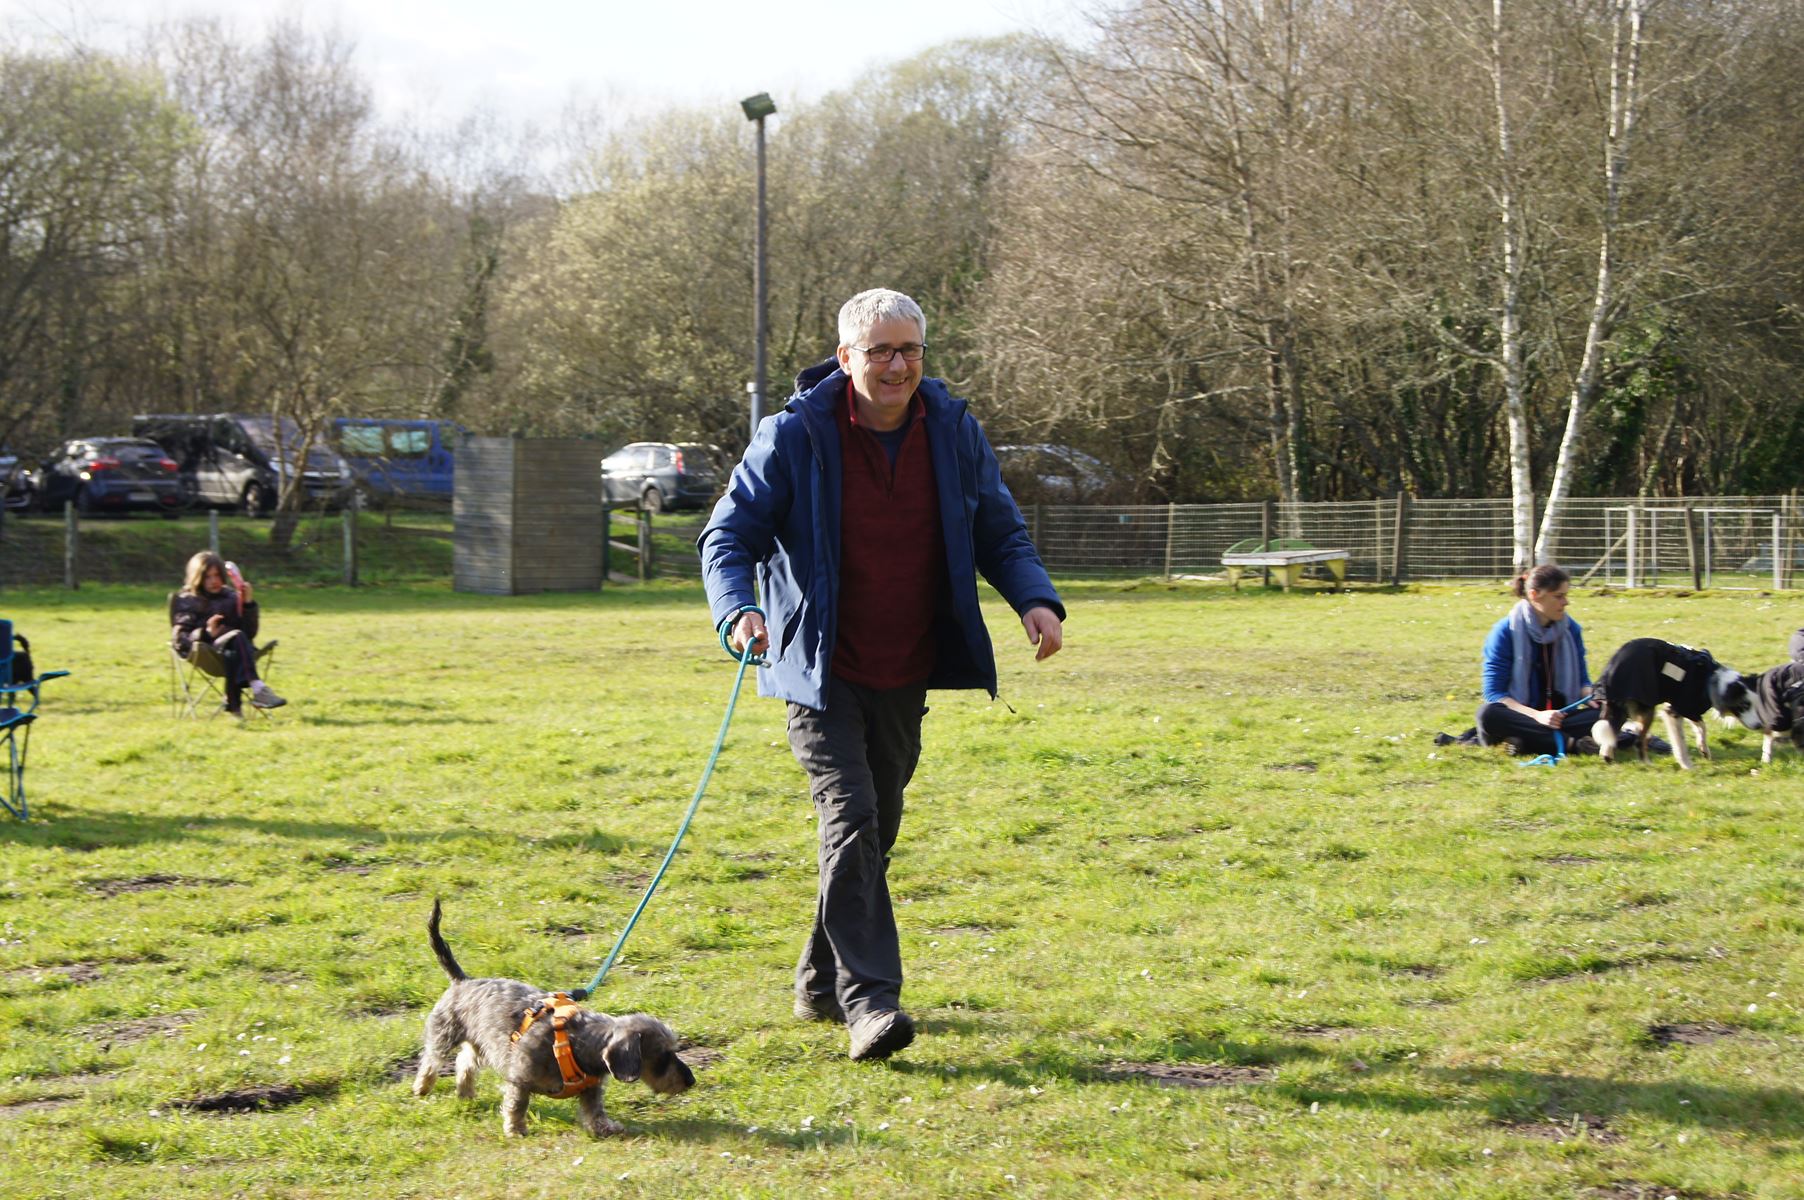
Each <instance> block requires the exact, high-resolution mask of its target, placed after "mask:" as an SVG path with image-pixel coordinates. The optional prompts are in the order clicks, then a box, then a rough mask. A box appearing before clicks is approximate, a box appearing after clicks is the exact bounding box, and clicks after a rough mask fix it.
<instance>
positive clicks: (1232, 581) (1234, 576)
mask: <svg viewBox="0 0 1804 1200" xmlns="http://www.w3.org/2000/svg"><path fill="white" fill-rule="evenodd" d="M1228 586H1229V587H1230V588H1232V589H1233V590H1235V591H1237V592H1238V591H1239V590H1240V568H1239V567H1229V568H1228Z"/></svg>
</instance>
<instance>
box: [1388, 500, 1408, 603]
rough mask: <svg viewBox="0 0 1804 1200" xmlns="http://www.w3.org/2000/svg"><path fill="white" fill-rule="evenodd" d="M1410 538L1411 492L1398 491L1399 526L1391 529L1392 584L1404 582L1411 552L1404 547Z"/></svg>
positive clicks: (1399, 584) (1397, 585) (1394, 585)
mask: <svg viewBox="0 0 1804 1200" xmlns="http://www.w3.org/2000/svg"><path fill="white" fill-rule="evenodd" d="M1408 540H1409V493H1408V492H1398V493H1397V527H1396V529H1394V530H1392V531H1391V586H1392V587H1399V586H1401V585H1402V583H1403V575H1404V572H1405V571H1406V570H1407V569H1408V563H1409V552H1408V551H1407V550H1406V549H1405V548H1404V546H1405V543H1407V542H1408Z"/></svg>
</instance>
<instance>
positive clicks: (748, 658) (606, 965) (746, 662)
mask: <svg viewBox="0 0 1804 1200" xmlns="http://www.w3.org/2000/svg"><path fill="white" fill-rule="evenodd" d="M749 612H755V613H757V614H758V615H759V616H761V617H762V616H763V615H764V610H763V609H761V608H759V607H758V606H757V605H755V604H747V605H745V606H743V607H742V608H740V610H739V611H738V612H736V613H734V614H733V615H732V616H730V617H728V618H727V619H726V620H725V621H723V622H721V629H720V647H721V649H723V650H725V651H726V652H727V654H728V656H729V657H731V658H732V659H734V660H735V661H736V662H738V664H739V673H738V674H737V675H735V676H734V677H733V693H732V695H730V696H728V697H727V714H726V716H724V717H722V718H721V720H720V733H719V734H717V735H716V736H715V738H714V752H713V753H712V754H710V755H708V765H707V767H706V768H704V769H703V771H702V781H701V782H700V783H698V784H696V786H695V796H694V798H693V799H691V800H690V801H689V811H688V812H686V813H684V814H683V823H682V825H680V826H678V828H677V832H676V838H675V839H674V840H673V841H672V842H671V843H670V850H669V852H668V853H666V854H665V855H664V861H663V862H662V863H660V864H659V865H658V873H657V874H656V875H653V876H652V877H651V882H650V883H648V884H646V885H645V894H644V895H643V896H641V897H639V905H638V907H637V908H635V909H633V915H632V916H630V917H628V918H627V922H626V928H625V929H622V930H621V931H620V938H619V940H618V941H616V942H615V943H614V948H613V949H612V950H610V951H609V952H608V957H607V961H605V962H603V963H602V964H601V970H599V971H597V972H595V978H593V979H591V980H589V985H588V986H587V987H580V988H576V989H575V990H573V991H571V992H570V993H569V995H570V998H571V999H572V1000H579V1001H580V1000H586V999H588V998H589V997H590V996H591V995H593V994H594V993H595V989H596V988H598V987H600V986H601V981H602V980H603V979H606V978H607V976H608V971H609V969H611V968H612V967H613V965H614V960H615V959H617V958H619V957H620V951H621V950H622V949H623V948H624V947H625V946H626V939H627V937H628V936H630V935H631V934H632V932H633V926H635V925H637V924H638V923H639V914H640V913H642V912H644V911H645V906H646V905H647V904H650V903H651V896H652V893H653V892H655V891H657V890H658V884H659V882H660V881H661V880H662V879H663V878H664V872H665V871H667V870H669V869H670V860H671V859H673V858H675V857H676V852H677V847H678V846H681V845H682V844H683V835H684V834H686V833H688V832H689V822H691V821H693V820H695V810H696V809H698V808H700V807H701V803H702V795H703V794H704V793H706V792H707V790H708V780H709V779H711V778H712V777H713V775H714V764H715V763H717V762H719V761H720V748H721V747H722V746H723V745H725V744H726V740H727V727H728V726H730V725H732V723H733V709H734V708H736V707H737V706H738V704H739V685H740V684H742V683H744V682H745V669H746V668H747V667H749V666H754V665H756V666H760V667H761V666H763V665H764V657H763V656H762V655H758V654H753V653H752V646H751V643H750V642H747V643H746V647H745V650H744V651H743V652H742V653H739V654H734V653H733V648H732V647H731V646H729V645H727V632H728V630H729V629H730V627H731V626H732V625H733V624H734V623H736V622H737V621H738V619H739V618H740V617H742V616H744V615H745V614H746V613H749Z"/></svg>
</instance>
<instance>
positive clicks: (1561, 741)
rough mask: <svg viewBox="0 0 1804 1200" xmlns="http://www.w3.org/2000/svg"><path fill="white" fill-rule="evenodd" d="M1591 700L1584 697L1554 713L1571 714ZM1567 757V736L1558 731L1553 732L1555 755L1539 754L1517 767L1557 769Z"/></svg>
mask: <svg viewBox="0 0 1804 1200" xmlns="http://www.w3.org/2000/svg"><path fill="white" fill-rule="evenodd" d="M1591 700H1592V697H1590V696H1584V697H1581V698H1580V699H1577V700H1574V701H1573V702H1572V703H1571V704H1568V705H1565V706H1564V707H1562V708H1557V709H1555V710H1554V711H1555V712H1571V711H1572V710H1573V709H1575V708H1583V707H1584V706H1585V705H1587V704H1589V703H1591ZM1565 757H1566V735H1565V734H1563V733H1561V732H1560V731H1559V730H1557V729H1556V730H1554V731H1553V753H1552V754H1537V755H1535V756H1534V757H1533V758H1531V759H1529V760H1528V761H1527V762H1525V763H1517V764H1516V765H1517V766H1519V767H1557V766H1559V765H1560V761H1561V760H1562V759H1564V758H1565Z"/></svg>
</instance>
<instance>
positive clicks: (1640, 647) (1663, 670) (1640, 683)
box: [1597, 638, 1720, 729]
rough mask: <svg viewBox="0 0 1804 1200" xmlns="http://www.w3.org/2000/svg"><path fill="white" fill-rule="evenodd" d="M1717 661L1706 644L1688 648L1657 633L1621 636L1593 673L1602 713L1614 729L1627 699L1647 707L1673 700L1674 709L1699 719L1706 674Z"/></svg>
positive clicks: (1706, 700)
mask: <svg viewBox="0 0 1804 1200" xmlns="http://www.w3.org/2000/svg"><path fill="white" fill-rule="evenodd" d="M1719 669H1720V664H1719V663H1718V662H1717V661H1716V659H1714V658H1712V657H1711V656H1710V652H1709V651H1708V650H1693V649H1692V648H1691V647H1690V646H1679V645H1675V644H1673V643H1672V642H1663V641H1661V640H1660V639H1659V638H1636V639H1634V640H1633V641H1629V642H1624V643H1623V644H1622V646H1621V647H1620V648H1619V649H1618V650H1617V651H1616V653H1615V654H1612V655H1611V656H1610V665H1609V666H1607V667H1605V668H1604V673H1603V674H1602V675H1601V676H1599V677H1598V680H1597V690H1598V691H1600V692H1602V693H1603V701H1604V719H1605V720H1607V721H1609V722H1610V724H1611V725H1612V726H1614V727H1616V728H1618V729H1620V728H1622V723H1623V722H1624V721H1626V720H1628V719H1629V718H1630V712H1629V709H1628V707H1627V706H1628V705H1631V704H1633V705H1636V706H1638V707H1639V708H1642V709H1646V710H1648V711H1649V712H1651V711H1653V709H1655V708H1656V707H1658V706H1659V705H1662V704H1670V705H1672V711H1673V713H1674V715H1676V716H1680V717H1684V718H1685V719H1686V720H1688V721H1701V720H1703V718H1704V714H1705V713H1707V712H1709V711H1710V707H1711V705H1710V678H1711V676H1713V675H1715V674H1716V672H1717V671H1718V670H1719Z"/></svg>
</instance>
